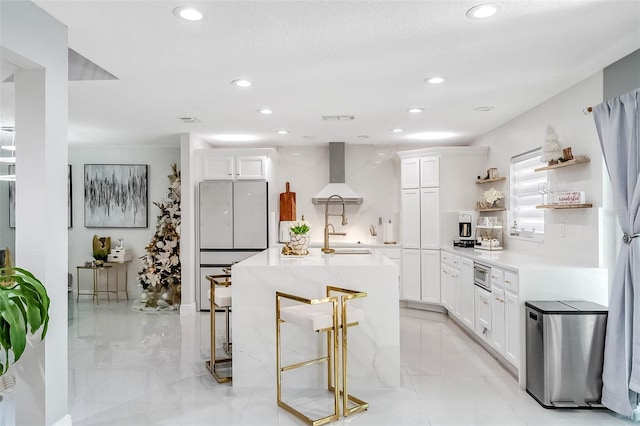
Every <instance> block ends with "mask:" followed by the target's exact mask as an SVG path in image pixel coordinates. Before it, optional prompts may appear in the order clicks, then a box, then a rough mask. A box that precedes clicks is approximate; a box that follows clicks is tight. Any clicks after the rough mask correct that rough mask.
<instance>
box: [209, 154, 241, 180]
mask: <svg viewBox="0 0 640 426" xmlns="http://www.w3.org/2000/svg"><path fill="white" fill-rule="evenodd" d="M202 178H203V179H204V180H233V179H235V157H233V156H231V155H229V156H205V157H202Z"/></svg>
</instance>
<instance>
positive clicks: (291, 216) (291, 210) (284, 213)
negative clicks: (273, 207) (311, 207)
mask: <svg viewBox="0 0 640 426" xmlns="http://www.w3.org/2000/svg"><path fill="white" fill-rule="evenodd" d="M285 220H296V193H295V192H291V191H289V182H287V183H286V191H285V192H283V193H281V194H280V222H282V221H285Z"/></svg>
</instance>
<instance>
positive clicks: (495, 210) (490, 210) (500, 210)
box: [476, 207, 507, 212]
mask: <svg viewBox="0 0 640 426" xmlns="http://www.w3.org/2000/svg"><path fill="white" fill-rule="evenodd" d="M505 210H507V209H505V208H504V207H491V208H490V209H476V211H479V212H503V211H505Z"/></svg>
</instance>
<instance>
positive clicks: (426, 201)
mask: <svg viewBox="0 0 640 426" xmlns="http://www.w3.org/2000/svg"><path fill="white" fill-rule="evenodd" d="M420 211H421V221H420V244H421V247H422V248H423V249H439V248H440V190H439V189H438V188H425V189H421V190H420ZM403 241H405V240H403ZM405 247H406V243H405Z"/></svg>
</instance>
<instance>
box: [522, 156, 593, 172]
mask: <svg viewBox="0 0 640 426" xmlns="http://www.w3.org/2000/svg"><path fill="white" fill-rule="evenodd" d="M590 161H591V158H589V157H587V156H586V155H580V156H577V157H576V158H574V159H573V160H569V161H565V162H562V163H558V164H554V165H552V166H544V167H538V168H537V169H534V170H533V171H534V172H541V171H543V170H551V169H559V168H561V167H567V166H575V165H576V164H582V163H588V162H590Z"/></svg>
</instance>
